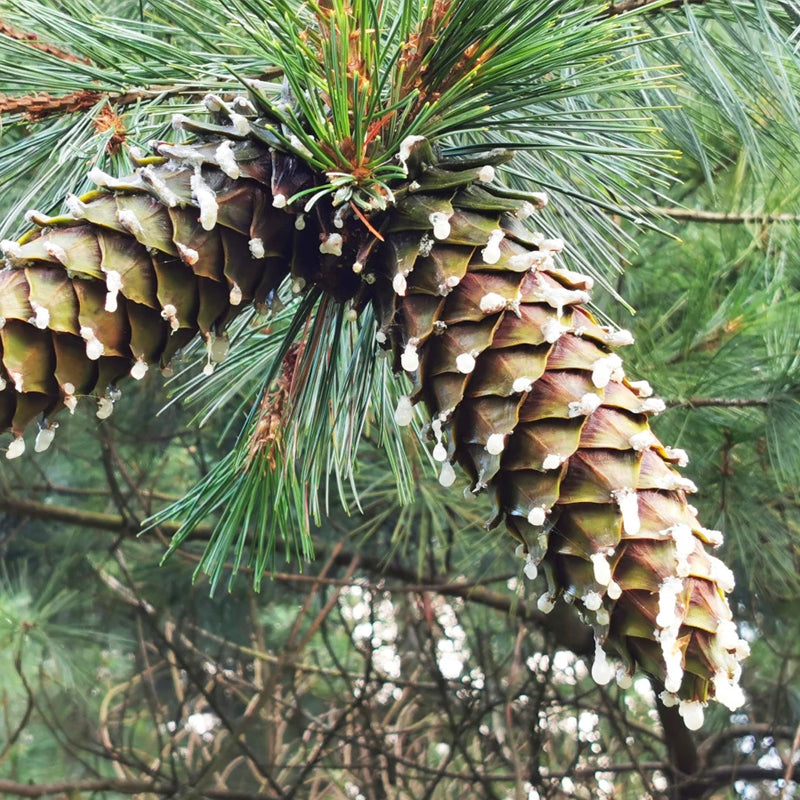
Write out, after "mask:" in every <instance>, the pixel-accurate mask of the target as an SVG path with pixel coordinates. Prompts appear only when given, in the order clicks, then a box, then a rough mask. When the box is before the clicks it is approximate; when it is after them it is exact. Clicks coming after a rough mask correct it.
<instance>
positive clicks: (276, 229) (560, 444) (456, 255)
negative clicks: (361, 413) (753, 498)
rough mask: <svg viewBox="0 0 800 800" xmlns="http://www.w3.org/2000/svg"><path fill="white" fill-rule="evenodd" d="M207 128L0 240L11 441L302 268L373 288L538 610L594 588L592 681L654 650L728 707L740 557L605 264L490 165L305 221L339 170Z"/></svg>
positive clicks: (664, 666)
mask: <svg viewBox="0 0 800 800" xmlns="http://www.w3.org/2000/svg"><path fill="white" fill-rule="evenodd" d="M212 128H213V126H208V130H206V131H205V133H204V136H205V138H204V139H201V142H200V144H197V145H193V146H186V145H176V146H170V145H161V146H159V148H157V149H158V150H159V156H158V157H156V158H153V159H147V160H145V161H143V162H142V165H141V166H140V168H139V169H138V170H137V172H136V173H135V174H134V175H133V176H130V177H128V178H125V179H121V180H116V179H113V178H110V177H109V176H104V175H102V174H96V175H94V176H93V177H94V179H95V180H96V182H97V183H98V184H99V185H100V186H101V189H100V190H99V191H97V192H94V193H91V194H90V195H86V196H84V197H83V198H81V199H80V200H78V199H73V201H72V202H71V204H70V207H71V214H70V215H69V216H67V217H62V218H58V219H50V220H45V219H38V218H36V217H34V219H33V221H34V222H36V223H37V226H38V227H37V228H36V229H35V230H33V231H31V232H29V233H28V234H26V236H24V237H23V238H22V239H21V240H20V241H19V242H4V243H3V249H4V252H5V255H6V261H7V268H6V269H4V270H2V271H0V319H2V327H0V348H1V350H0V358H1V359H2V368H0V431H2V430H8V429H11V430H12V431H13V432H14V434H15V436H16V438H15V440H14V441H13V442H12V444H11V445H10V447H9V449H8V451H7V454H6V455H7V456H8V457H13V456H16V455H19V454H20V453H21V452H22V451H23V450H24V439H23V438H22V437H23V433H24V431H25V429H26V428H27V427H28V426H29V425H30V423H31V422H32V421H33V420H35V419H37V418H38V419H39V420H40V422H39V425H40V432H39V435H38V437H37V443H36V449H38V450H42V449H45V448H46V446H47V445H48V444H49V442H50V440H51V439H52V434H53V429H52V427H51V423H50V419H51V418H52V416H53V415H54V414H55V413H56V412H58V411H59V410H60V409H62V408H63V407H64V406H66V407H68V408H70V410H72V409H73V408H74V405H75V403H76V402H77V399H78V398H79V397H81V396H86V395H94V396H95V397H96V398H97V399H98V400H97V402H98V404H99V405H98V415H99V416H105V415H106V414H107V413H109V412H110V409H111V407H112V403H113V399H114V387H115V386H116V383H117V381H118V380H119V379H120V378H122V377H124V376H125V375H127V374H131V375H132V376H133V377H135V378H139V377H141V376H142V375H143V374H144V372H145V371H146V368H147V365H149V364H154V363H160V364H162V365H164V364H166V363H168V362H169V360H170V358H171V357H172V355H173V354H174V353H175V351H176V350H177V349H178V348H179V347H181V346H183V345H184V344H186V343H187V342H188V341H190V340H191V339H192V338H194V336H196V335H197V334H198V333H200V334H201V335H202V336H203V337H204V338H205V339H206V341H207V343H208V349H209V364H211V362H212V361H213V360H215V359H217V358H220V357H221V356H222V353H221V352H220V351H221V350H223V349H224V345H225V341H224V330H225V327H226V325H227V324H228V322H229V321H230V320H231V319H232V318H233V317H234V316H235V315H236V314H237V313H238V312H239V311H240V310H241V308H243V307H244V306H245V304H247V303H250V302H255V303H265V302H267V301H268V299H269V297H270V295H271V293H272V292H273V291H274V290H275V289H277V287H278V286H279V284H280V283H281V282H282V281H283V280H284V278H286V277H287V276H288V275H292V276H293V278H294V280H295V283H296V288H297V289H298V290H302V288H303V286H311V285H314V284H316V285H317V286H319V287H320V288H322V289H323V290H325V291H327V292H330V293H332V294H333V295H334V296H336V297H337V298H340V299H349V298H353V297H357V299H356V303H357V305H359V306H360V305H361V304H363V303H364V302H369V301H373V302H374V303H375V305H376V309H377V312H378V317H379V318H380V319H381V320H382V326H381V330H380V331H379V332H378V339H379V341H381V342H384V343H385V344H386V345H387V346H392V347H393V348H394V350H395V357H396V361H397V368H398V369H399V370H403V371H405V372H407V373H408V374H409V375H410V376H411V377H412V378H413V380H414V383H415V388H414V392H413V394H412V397H411V398H410V399H409V398H404V399H403V400H402V401H401V405H400V407H399V408H398V420H399V421H401V422H409V421H410V420H411V417H412V408H411V404H412V402H414V403H416V402H418V401H423V403H424V405H425V406H426V407H427V409H428V411H429V412H430V415H431V425H430V430H431V435H432V437H433V439H434V441H435V446H434V457H435V458H436V459H437V460H438V461H440V462H441V463H442V464H443V468H442V474H441V482H442V483H443V484H444V485H446V486H447V485H451V484H452V483H453V481H454V479H455V473H454V471H453V469H452V466H451V462H458V463H460V464H461V465H462V467H463V468H464V469H465V470H466V471H467V473H468V475H469V476H470V478H471V481H472V490H473V491H480V490H483V489H486V490H487V491H489V492H490V493H491V494H492V496H493V497H494V499H495V503H496V507H497V515H496V518H495V519H494V520H493V523H494V524H498V523H500V522H502V521H505V523H506V526H507V527H508V529H509V530H510V532H511V533H512V534H513V536H514V537H515V538H516V539H517V540H518V541H519V542H520V543H521V548H522V550H523V552H524V553H525V554H526V559H527V562H526V567H525V571H526V573H527V574H528V575H529V576H533V575H534V574H535V570H536V566H537V565H540V564H541V565H543V566H544V568H545V571H546V573H547V577H548V581H549V586H550V590H549V592H548V593H547V594H546V595H545V596H543V598H541V599H540V608H542V610H545V611H546V610H547V609H548V608H550V607H551V606H552V603H553V602H554V601H555V598H556V596H557V595H558V594H562V593H563V594H564V596H565V597H566V598H567V599H570V600H573V601H575V602H576V603H577V604H578V606H579V608H580V609H581V611H582V613H583V615H584V616H585V618H586V619H587V621H588V622H589V623H590V624H591V625H592V626H593V627H594V629H595V633H596V641H597V653H596V658H595V664H594V668H593V675H594V677H595V678H596V679H597V680H598V681H600V682H606V681H608V680H609V679H610V678H611V677H612V670H611V668H610V666H609V665H608V663H607V661H606V651H609V652H611V653H614V654H616V655H617V656H618V657H620V658H621V660H622V662H623V665H624V666H623V669H622V672H621V677H622V682H623V683H624V681H625V680H628V679H629V676H630V674H631V673H632V672H633V670H634V668H635V667H637V666H639V667H641V668H643V669H644V670H645V671H647V672H648V673H649V674H651V675H653V676H655V677H656V678H657V679H658V680H660V681H662V682H664V684H665V686H666V690H667V693H666V695H665V698H666V699H667V701H669V702H672V701H674V702H677V700H678V698H679V697H680V698H682V706H681V707H682V711H683V712H684V716H685V718H686V720H687V724H689V725H691V726H695V725H698V724H699V722H700V721H701V720H702V706H701V704H702V703H704V702H705V701H706V700H707V698H708V697H709V696H714V695H716V697H717V698H718V699H719V700H721V701H722V702H725V703H726V704H727V705H729V706H730V707H736V706H737V705H738V704H739V703H740V702H741V699H742V698H741V696H740V695H741V692H740V690H739V689H738V686H737V685H736V682H737V679H738V672H739V666H738V661H739V659H740V658H741V657H742V656H743V655H744V654H745V651H746V645H745V644H744V643H743V642H741V641H740V640H739V638H738V636H737V634H736V630H735V627H734V625H733V623H732V622H731V613H730V610H729V607H728V604H727V601H726V600H725V592H726V591H730V588H731V584H732V579H731V576H730V573H729V571H728V570H727V569H726V568H725V567H724V566H723V565H722V563H721V562H720V561H719V560H718V559H716V558H714V557H713V556H710V555H708V553H707V552H706V550H705V548H704V546H703V545H704V544H711V545H714V544H717V543H718V534H715V533H713V532H710V531H707V530H706V529H704V528H703V527H702V526H700V524H699V523H698V521H697V518H696V515H695V512H694V510H693V509H692V507H691V506H690V505H688V503H687V501H686V493H687V492H688V491H693V489H694V487H693V486H692V484H691V482H690V481H687V480H686V479H684V478H682V477H681V476H680V474H679V473H678V472H677V471H676V470H675V469H674V467H673V465H674V464H680V463H681V462H682V461H683V459H684V458H685V456H684V454H683V453H681V452H680V451H673V450H670V449H669V448H665V447H663V446H662V445H661V443H660V442H658V440H657V439H656V437H655V436H654V435H653V433H652V432H651V430H650V428H649V425H648V421H647V417H648V414H650V413H655V412H657V411H658V410H660V408H661V407H663V405H662V404H660V401H657V400H655V399H654V398H652V397H650V396H649V394H650V391H649V387H648V386H647V385H646V383H644V382H641V383H635V382H631V381H629V380H628V379H627V378H626V377H625V376H624V373H623V370H622V363H621V360H620V359H619V357H618V356H617V355H616V354H615V353H613V352H612V349H611V348H612V346H613V345H615V344H620V343H624V342H625V339H626V337H625V335H624V334H621V333H619V332H616V333H615V332H612V331H610V330H608V329H606V328H603V327H601V326H599V325H597V323H596V322H595V321H594V319H593V318H592V316H591V314H589V313H588V312H587V311H586V309H585V308H584V306H585V304H586V302H587V301H588V294H587V290H588V289H589V288H590V281H589V280H588V279H587V278H584V277H582V276H579V275H575V274H573V273H569V272H567V271H565V270H559V269H558V268H557V267H556V265H555V261H554V258H555V257H556V255H557V252H558V250H559V249H560V247H561V243H560V242H559V241H557V240H547V239H545V238H544V237H543V236H541V235H538V234H533V233H531V231H530V230H529V229H528V228H527V227H526V226H525V225H524V224H523V223H522V221H521V219H520V216H522V214H521V212H523V211H524V213H526V214H527V213H528V212H529V211H532V210H533V209H532V208H530V207H528V204H522V205H521V204H520V203H519V201H515V200H513V201H512V200H508V199H505V198H503V197H499V196H498V195H497V193H496V192H492V187H491V181H492V178H493V170H492V169H491V168H490V167H483V168H481V167H480V166H478V167H476V165H475V164H474V163H472V164H470V163H469V162H467V161H463V162H461V163H456V164H452V163H451V164H448V165H444V166H445V167H447V168H443V167H442V166H441V165H440V166H438V167H437V166H430V165H425V164H421V163H417V165H416V166H415V167H413V168H412V174H411V175H410V176H409V183H408V184H407V185H406V186H405V187H398V189H397V192H396V194H397V196H398V197H399V198H402V199H400V200H399V202H398V204H397V207H396V208H390V209H389V211H388V212H386V213H384V214H376V215H374V217H373V222H374V224H375V225H376V226H379V227H380V231H381V233H382V235H383V237H384V238H385V242H384V243H383V244H379V243H378V240H377V239H373V238H372V237H371V234H369V232H368V229H367V227H366V226H364V225H363V224H362V222H361V221H359V220H358V219H357V218H356V217H354V216H353V215H346V216H344V217H343V216H342V215H341V208H340V209H339V210H338V213H337V210H335V209H333V208H331V206H330V203H329V201H328V200H325V201H323V202H320V203H318V204H317V205H316V207H315V209H314V211H313V213H311V214H308V215H304V214H302V213H301V209H299V208H297V207H295V208H288V207H285V206H286V198H288V197H290V196H291V195H293V194H295V192H297V191H299V190H300V189H304V188H308V187H309V186H313V185H314V183H315V182H316V183H322V182H324V178H321V177H319V176H317V177H316V178H315V176H313V175H311V173H310V172H309V171H308V170H307V169H306V168H304V166H303V164H302V161H301V160H300V159H298V158H297V157H296V156H286V155H282V154H280V153H277V152H275V151H274V150H272V149H270V148H268V147H266V146H265V145H263V144H262V143H261V142H259V141H257V140H256V139H255V138H253V137H251V136H248V134H247V133H246V132H242V131H240V130H237V126H236V125H233V126H228V127H226V128H224V129H217V128H213V129H212ZM412 149H413V148H412ZM423 149H424V148H423ZM425 152H428V153H429V152H430V150H429V149H426V150H425ZM403 155H406V156H408V155H409V153H405V154H404V153H401V156H403ZM411 155H412V156H413V153H412V154H411ZM502 160H504V156H500V157H498V158H497V159H496V160H495V163H499V162H500V161H502ZM412 161H413V158H412ZM286 212H289V213H286Z"/></svg>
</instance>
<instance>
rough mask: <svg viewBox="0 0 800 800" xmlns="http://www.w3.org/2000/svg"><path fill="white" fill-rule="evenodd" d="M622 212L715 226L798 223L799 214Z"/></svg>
mask: <svg viewBox="0 0 800 800" xmlns="http://www.w3.org/2000/svg"><path fill="white" fill-rule="evenodd" d="M623 210H624V211H625V212H627V213H629V214H633V215H636V216H639V217H668V218H669V219H674V220H681V221H682V222H711V223H715V224H717V225H742V224H750V223H755V224H759V225H771V224H772V223H775V222H790V223H797V222H800V214H741V213H736V212H731V211H703V210H701V209H693V208H664V207H658V208H644V207H640V206H631V207H629V208H625V209H623Z"/></svg>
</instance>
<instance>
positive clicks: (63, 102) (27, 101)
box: [0, 89, 103, 122]
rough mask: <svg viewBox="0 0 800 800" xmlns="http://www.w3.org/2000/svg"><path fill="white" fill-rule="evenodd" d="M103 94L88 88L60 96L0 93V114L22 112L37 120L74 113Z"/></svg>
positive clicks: (86, 106)
mask: <svg viewBox="0 0 800 800" xmlns="http://www.w3.org/2000/svg"><path fill="white" fill-rule="evenodd" d="M102 97H103V95H102V94H101V93H100V92H95V91H91V90H90V89H80V90H79V91H77V92H70V93H69V94H65V95H62V96H61V97H53V95H51V94H48V93H47V92H37V93H36V94H26V95H23V96H22V97H8V96H7V95H4V94H0V114H22V115H23V116H24V117H25V119H27V120H28V121H30V122H38V121H39V120H42V119H45V117H50V116H53V115H54V114H58V115H62V114H74V113H76V112H78V111H85V110H86V109H87V108H91V107H92V106H94V105H95V104H96V103H97V102H98V101H99V100H100V99H101V98H102Z"/></svg>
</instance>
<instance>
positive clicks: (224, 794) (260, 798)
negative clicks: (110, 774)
mask: <svg viewBox="0 0 800 800" xmlns="http://www.w3.org/2000/svg"><path fill="white" fill-rule="evenodd" d="M183 788H185V787H181V786H178V785H176V784H174V783H165V782H163V783H156V782H153V781H144V780H138V781H137V780H122V779H119V778H97V779H94V780H83V781H81V780H76V781H59V782H57V783H38V784H37V783H17V782H16V781H10V780H3V779H0V795H3V796H4V797H9V796H12V795H13V796H16V797H44V796H46V795H50V794H60V795H68V796H69V797H74V796H78V795H80V794H82V793H83V792H118V793H119V794H125V795H135V794H157V795H161V796H162V797H171V796H173V795H175V794H176V793H179V792H180V791H181V790H182V789H183ZM203 796H204V797H209V798H212V800H269V798H271V797H277V796H278V795H272V794H266V793H265V792H264V791H263V790H262V791H258V792H236V791H228V790H227V789H208V788H206V789H203Z"/></svg>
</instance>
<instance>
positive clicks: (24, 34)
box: [0, 20, 90, 64]
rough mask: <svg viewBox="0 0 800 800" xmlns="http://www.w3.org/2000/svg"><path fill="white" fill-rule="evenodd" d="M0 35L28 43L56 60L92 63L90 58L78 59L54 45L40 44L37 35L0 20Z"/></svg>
mask: <svg viewBox="0 0 800 800" xmlns="http://www.w3.org/2000/svg"><path fill="white" fill-rule="evenodd" d="M0 34H2V35H3V36H8V38H9V39H16V40H17V41H19V42H27V43H28V44H29V45H30V46H31V47H35V48H36V49H37V50H40V51H41V52H43V53H47V54H48V55H51V56H55V57H56V58H60V59H62V60H63V61H71V62H72V63H73V64H89V63H90V61H89V59H88V58H78V56H76V55H74V54H73V53H69V52H67V51H66V50H62V49H61V48H60V47H56V45H54V44H47V43H46V42H40V41H39V37H38V36H37V35H36V34H35V33H31V32H30V31H23V30H20V29H19V28H15V27H13V26H12V25H7V24H6V23H5V22H3V21H2V20H0Z"/></svg>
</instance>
